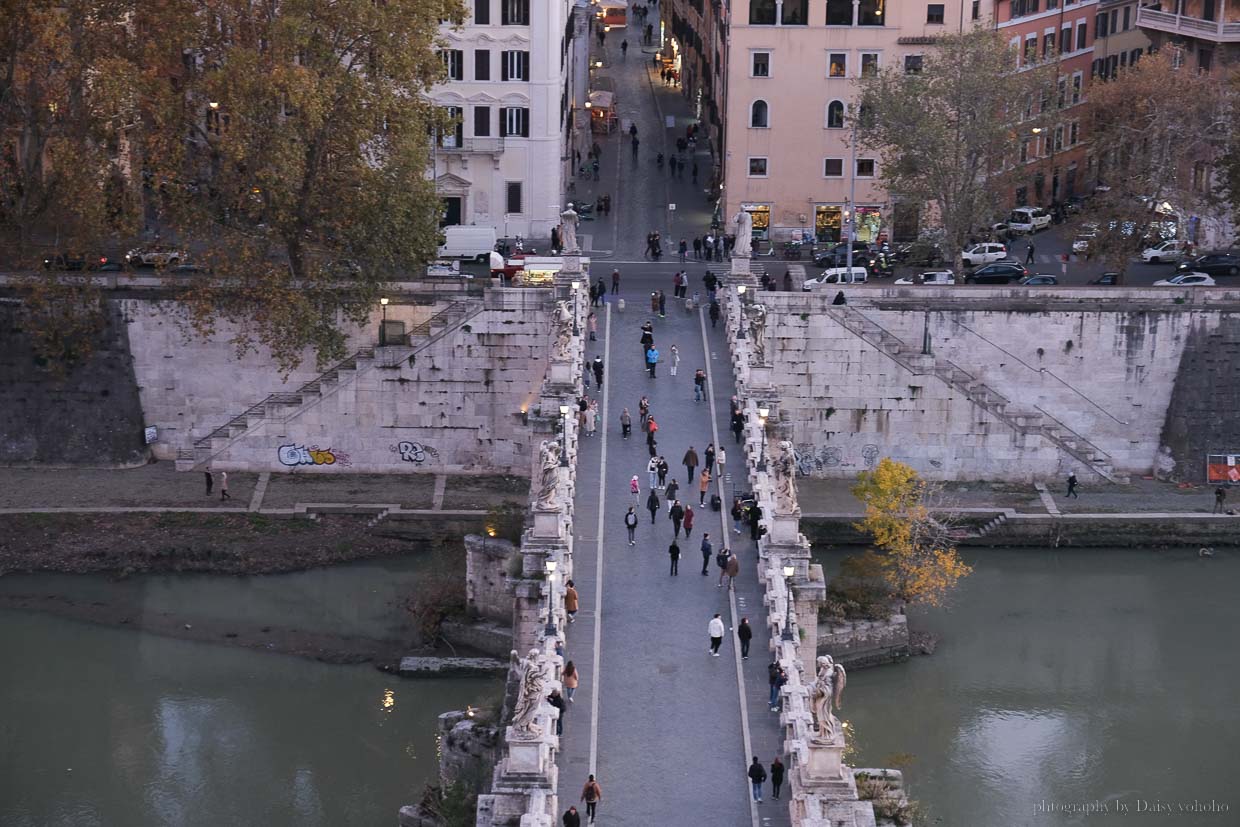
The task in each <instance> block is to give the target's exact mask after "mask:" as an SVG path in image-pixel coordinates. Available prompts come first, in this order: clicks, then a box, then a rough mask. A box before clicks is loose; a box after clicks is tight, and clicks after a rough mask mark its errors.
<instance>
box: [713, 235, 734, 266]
mask: <svg viewBox="0 0 1240 827" xmlns="http://www.w3.org/2000/svg"><path fill="white" fill-rule="evenodd" d="M730 246H731V245H729V247H730ZM715 261H723V236H722V235H717V236H715Z"/></svg>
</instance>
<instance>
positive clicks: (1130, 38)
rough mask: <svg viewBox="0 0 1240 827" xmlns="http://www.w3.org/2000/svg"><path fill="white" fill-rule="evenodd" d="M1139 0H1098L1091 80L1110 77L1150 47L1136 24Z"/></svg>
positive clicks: (1139, 6) (1146, 38) (1138, 58)
mask: <svg viewBox="0 0 1240 827" xmlns="http://www.w3.org/2000/svg"><path fill="white" fill-rule="evenodd" d="M1141 2H1142V0H1098V15H1097V17H1096V18H1095V22H1094V59H1093V62H1092V63H1091V64H1090V67H1091V68H1090V76H1091V78H1092V79H1093V80H1107V79H1110V78H1114V77H1115V76H1116V75H1117V74H1118V73H1119V70H1120V69H1122V68H1125V67H1127V66H1130V65H1132V64H1134V63H1136V62H1137V61H1138V60H1140V59H1141V56H1142V55H1144V54H1147V53H1148V52H1149V51H1150V38H1149V36H1148V35H1147V34H1146V33H1145V30H1144V29H1142V28H1141V27H1140V26H1138V25H1137V14H1138V12H1139V11H1140V10H1141ZM1145 2H1148V0H1145Z"/></svg>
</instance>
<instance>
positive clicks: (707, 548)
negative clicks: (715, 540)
mask: <svg viewBox="0 0 1240 827" xmlns="http://www.w3.org/2000/svg"><path fill="white" fill-rule="evenodd" d="M712 551H714V547H713V546H711V544H710V534H709V533H706V534H703V535H702V576H703V577H705V576H707V575H709V574H710V572H709V571H708V569H709V568H710V557H711V552H712Z"/></svg>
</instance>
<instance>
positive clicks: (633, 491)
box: [629, 474, 641, 505]
mask: <svg viewBox="0 0 1240 827" xmlns="http://www.w3.org/2000/svg"><path fill="white" fill-rule="evenodd" d="M640 493H641V485H640V484H639V483H638V482H637V475H636V474H634V475H633V479H631V480H629V496H630V497H632V498H633V504H634V505H636V504H637V496H638V495H639V494H640Z"/></svg>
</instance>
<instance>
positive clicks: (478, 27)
mask: <svg viewBox="0 0 1240 827" xmlns="http://www.w3.org/2000/svg"><path fill="white" fill-rule="evenodd" d="M467 7H468V10H469V15H468V18H467V19H466V21H465V25H464V26H462V27H461V28H460V29H453V28H451V27H449V26H446V25H445V26H444V27H443V29H442V31H441V33H440V34H441V35H442V38H443V40H444V43H445V45H444V47H443V48H442V51H441V55H442V56H443V60H444V65H445V67H446V68H447V71H448V80H447V81H446V82H444V83H443V84H440V85H439V86H436V87H435V88H434V89H433V90H432V91H431V99H432V100H433V101H434V102H435V103H436V104H437V105H438V106H441V107H444V108H445V109H447V110H448V112H449V113H450V114H451V115H452V116H453V117H455V118H456V127H455V131H449V132H448V133H447V134H443V135H440V136H438V137H437V140H436V142H435V149H434V154H433V161H432V169H431V175H432V176H433V177H434V179H435V182H436V189H437V192H438V193H439V196H440V198H441V199H443V203H444V211H445V216H444V223H445V224H474V225H478V226H490V227H494V228H495V231H496V233H497V234H498V235H499V236H501V237H504V236H515V235H521V236H527V237H537V238H545V237H547V236H549V235H550V234H551V228H552V227H554V226H555V225H556V224H558V223H559V214H560V211H561V210H562V209H563V206H562V205H561V204H560V199H561V197H562V195H561V194H562V193H563V191H564V184H565V176H566V174H567V171H568V167H569V164H568V156H569V154H570V153H569V152H568V147H569V145H570V143H569V141H570V128H571V124H572V120H573V118H572V114H573V108H574V103H575V101H574V98H575V97H577V94H576V91H575V89H574V88H573V87H574V83H573V77H574V71H573V65H574V52H576V51H583V52H585V53H587V54H588V51H589V43H588V42H587V38H586V37H582V36H574V26H573V25H572V24H573V8H574V3H573V2H572V0H472V1H469V0H467ZM581 94H582V97H583V99H584V91H583V92H582V93H581Z"/></svg>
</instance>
